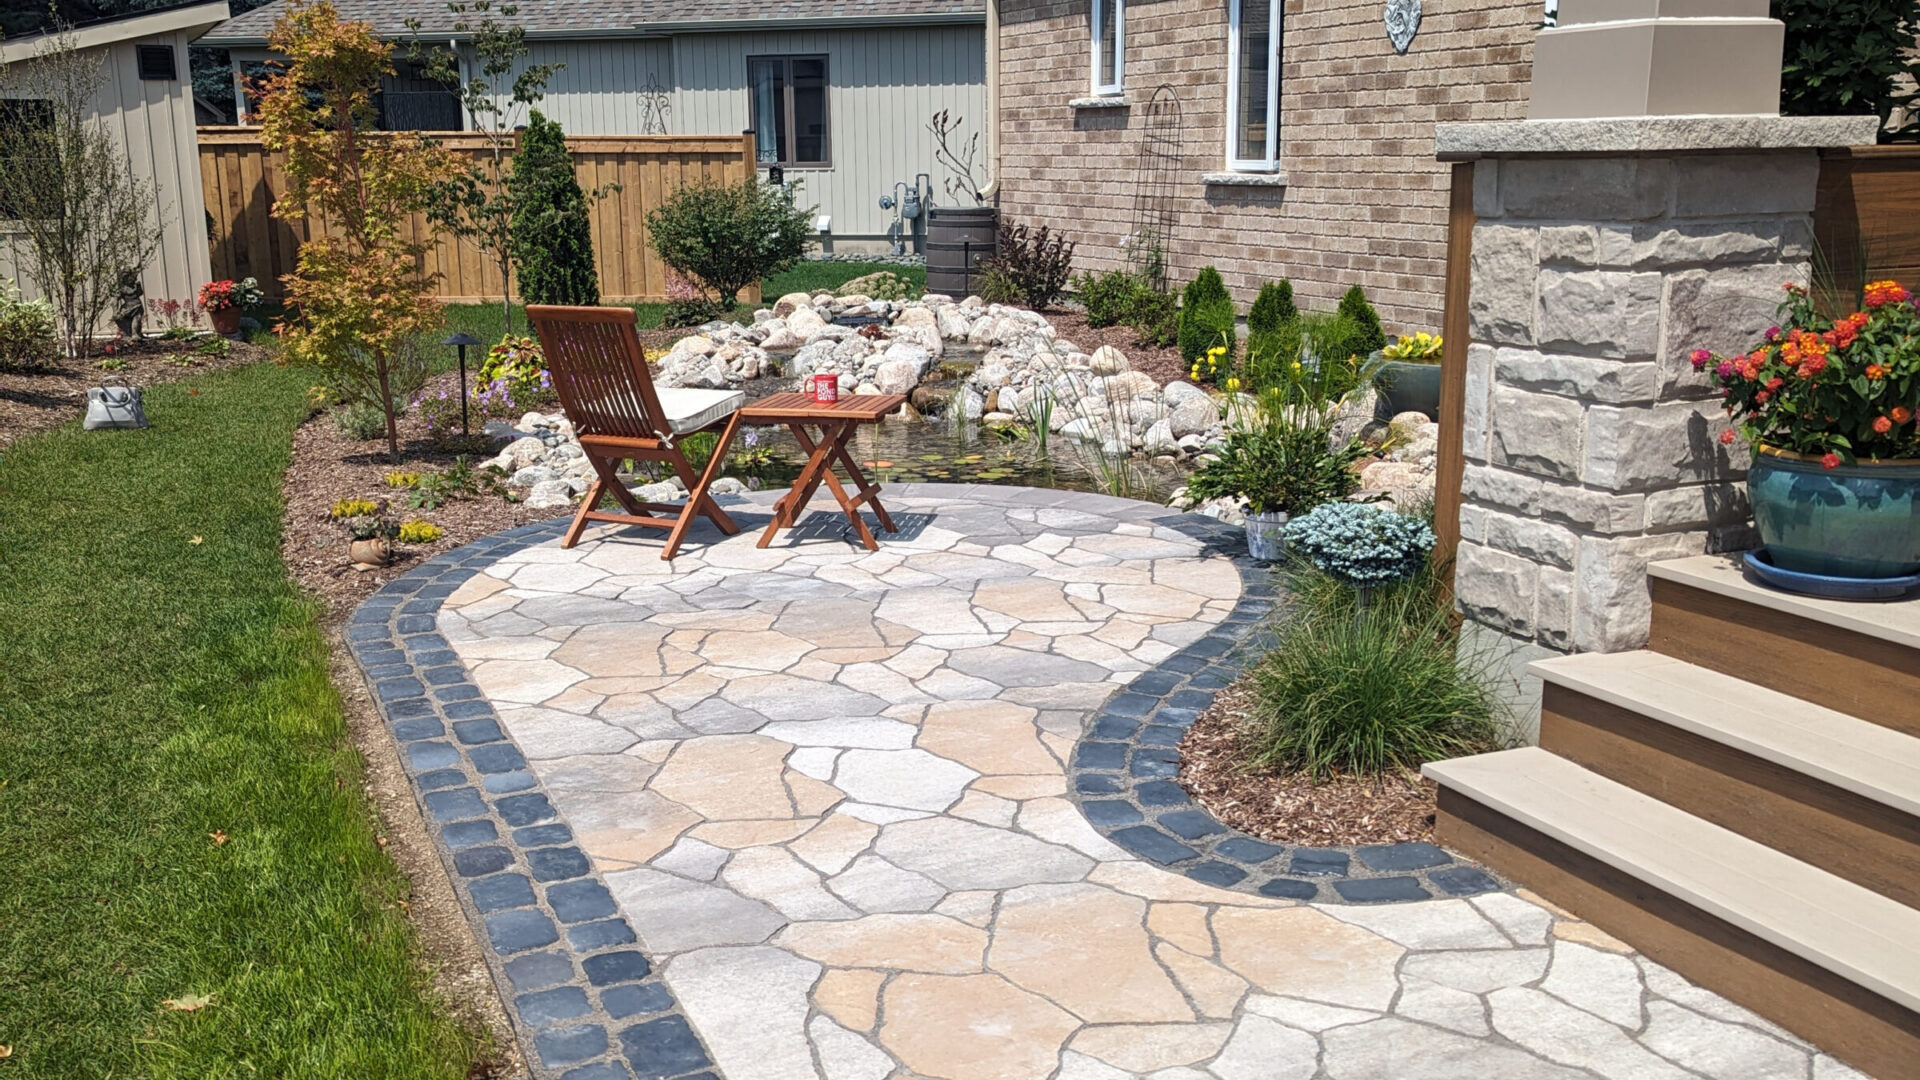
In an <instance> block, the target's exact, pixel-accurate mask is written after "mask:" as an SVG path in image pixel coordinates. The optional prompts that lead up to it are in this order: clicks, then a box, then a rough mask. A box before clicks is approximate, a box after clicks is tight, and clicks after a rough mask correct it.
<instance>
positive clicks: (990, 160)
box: [980, 0, 1000, 206]
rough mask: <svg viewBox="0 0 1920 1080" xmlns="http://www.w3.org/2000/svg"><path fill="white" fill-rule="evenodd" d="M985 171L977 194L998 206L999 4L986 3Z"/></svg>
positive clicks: (997, 2)
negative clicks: (984, 183)
mask: <svg viewBox="0 0 1920 1080" xmlns="http://www.w3.org/2000/svg"><path fill="white" fill-rule="evenodd" d="M987 169H988V174H989V179H988V181H987V186H986V187H985V188H983V189H982V190H981V192H980V194H982V195H984V196H986V199H987V202H988V203H989V204H991V205H994V206H998V205H1000V0H987Z"/></svg>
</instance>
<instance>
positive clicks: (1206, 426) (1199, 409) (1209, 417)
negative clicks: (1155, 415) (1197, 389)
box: [1166, 383, 1220, 439]
mask: <svg viewBox="0 0 1920 1080" xmlns="http://www.w3.org/2000/svg"><path fill="white" fill-rule="evenodd" d="M1178 385H1185V384H1182V383H1173V384H1169V385H1168V389H1172V388H1173V387H1174V386H1178ZM1166 400H1167V401H1168V402H1169V403H1171V402H1172V400H1173V395H1171V394H1168V395H1167V398H1166ZM1219 422H1220V407H1219V406H1218V405H1215V404H1214V403H1213V399H1212V398H1210V397H1208V396H1207V395H1205V394H1201V395H1200V396H1198V397H1187V398H1182V399H1181V400H1180V402H1179V404H1177V405H1174V406H1173V411H1172V413H1171V414H1170V415H1169V417H1168V424H1169V425H1170V427H1171V429H1172V432H1173V437H1174V438H1175V439H1184V438H1186V437H1188V436H1190V435H1205V434H1206V433H1207V432H1208V431H1210V430H1211V429H1212V428H1213V427H1214V425H1216V424H1218V423H1219Z"/></svg>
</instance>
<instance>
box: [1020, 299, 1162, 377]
mask: <svg viewBox="0 0 1920 1080" xmlns="http://www.w3.org/2000/svg"><path fill="white" fill-rule="evenodd" d="M1041 314H1043V315H1045V316H1046V317H1047V321H1048V322H1049V323H1052V324H1053V330H1054V333H1056V334H1058V335H1060V336H1061V337H1063V338H1065V339H1067V340H1068V341H1071V342H1073V343H1074V344H1075V345H1078V346H1080V347H1081V348H1082V349H1085V350H1086V351H1088V352H1092V351H1093V350H1095V349H1097V348H1099V347H1100V346H1102V345H1111V346H1113V347H1114V348H1116V349H1119V350H1120V351H1121V352H1123V353H1126V354H1127V362H1128V363H1130V364H1132V365H1133V369H1134V370H1135V371H1144V372H1146V373H1147V374H1149V375H1151V376H1153V381H1154V382H1157V383H1159V384H1160V385H1161V386H1165V385H1167V384H1168V383H1170V382H1173V381H1174V380H1176V379H1185V378H1186V377H1187V363H1186V361H1184V360H1182V359H1180V348H1179V346H1177V345H1164V346H1162V345H1147V344H1144V343H1143V342H1141V340H1140V335H1139V333H1138V332H1136V331H1135V330H1134V329H1133V328H1132V327H1131V326H1103V327H1099V328H1095V327H1092V326H1088V325H1087V316H1086V313H1085V312H1083V311H1044V312H1041Z"/></svg>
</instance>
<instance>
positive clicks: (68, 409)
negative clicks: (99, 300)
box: [0, 338, 269, 446]
mask: <svg viewBox="0 0 1920 1080" xmlns="http://www.w3.org/2000/svg"><path fill="white" fill-rule="evenodd" d="M205 340H207V339H206V338H197V339H192V340H188V341H163V340H161V339H159V338H143V339H140V340H137V341H117V342H114V343H113V344H112V345H111V349H112V352H110V353H109V352H107V351H106V350H107V349H108V348H109V346H107V345H101V346H99V347H98V348H99V350H100V351H99V355H96V356H93V357H90V358H88V359H86V360H69V359H65V358H62V359H59V360H54V361H50V362H48V363H46V364H44V365H41V366H39V367H32V368H26V369H23V370H19V371H0V446H6V445H7V444H9V443H11V442H13V441H14V440H15V439H18V438H20V437H21V436H23V435H30V434H32V433H33V432H36V431H45V430H46V429H48V428H54V427H59V426H60V425H61V424H64V423H67V422H68V421H70V420H78V419H80V418H81V417H82V416H84V415H85V414H86V411H87V388H88V387H92V386H99V385H100V380H102V379H104V378H106V377H108V376H118V377H120V378H122V379H125V380H126V381H127V382H128V383H130V384H131V385H134V386H141V387H145V386H153V385H155V384H156V383H164V382H172V381H173V380H175V379H184V378H187V377H189V376H192V375H200V374H204V373H206V372H209V371H220V370H223V369H225V368H234V367H243V366H245V365H247V364H252V363H256V362H258V361H260V360H264V359H266V358H267V356H268V355H269V354H268V353H267V350H265V349H263V348H261V347H260V346H258V345H250V344H248V343H247V342H244V341H233V342H229V345H230V348H229V349H228V350H227V355H225V356H192V355H191V354H192V353H193V349H194V346H196V345H198V344H200V342H202V341H205ZM109 357H111V358H114V359H118V360H123V361H125V362H126V365H127V366H126V367H125V368H124V369H122V370H118V371H102V370H101V369H100V368H98V367H95V366H94V365H95V364H97V363H98V362H100V361H101V360H104V359H107V358H109ZM181 357H187V358H189V359H187V360H185V361H184V362H181V363H175V362H174V361H175V359H176V358H181Z"/></svg>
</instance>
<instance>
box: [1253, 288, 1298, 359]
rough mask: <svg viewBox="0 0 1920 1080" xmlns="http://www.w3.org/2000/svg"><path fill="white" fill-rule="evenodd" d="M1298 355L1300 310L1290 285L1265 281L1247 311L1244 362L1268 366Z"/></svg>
mask: <svg viewBox="0 0 1920 1080" xmlns="http://www.w3.org/2000/svg"><path fill="white" fill-rule="evenodd" d="M1299 352H1300V308H1299V306H1298V305H1296V304H1295V303H1294V302H1293V282H1292V281H1289V280H1288V279H1286V278H1281V279H1280V280H1279V281H1269V282H1267V283H1266V284H1265V285H1262V286H1261V287H1260V295H1259V296H1257V297H1255V298H1254V301H1253V307H1252V308H1250V309H1248V311H1247V358H1248V360H1249V362H1253V361H1254V360H1255V358H1256V357H1257V358H1259V360H1260V361H1262V362H1267V363H1271V362H1273V361H1278V360H1291V359H1293V357H1295V356H1296V355H1298V354H1299Z"/></svg>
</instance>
